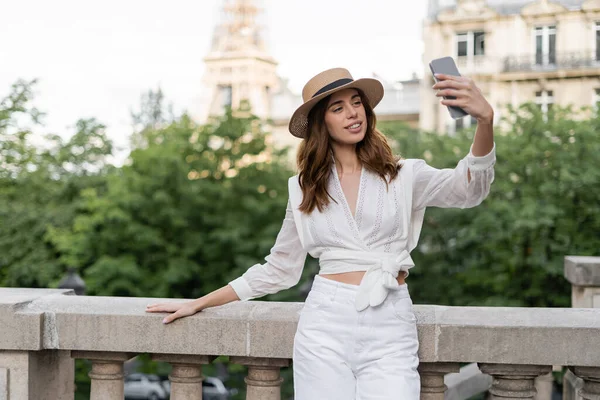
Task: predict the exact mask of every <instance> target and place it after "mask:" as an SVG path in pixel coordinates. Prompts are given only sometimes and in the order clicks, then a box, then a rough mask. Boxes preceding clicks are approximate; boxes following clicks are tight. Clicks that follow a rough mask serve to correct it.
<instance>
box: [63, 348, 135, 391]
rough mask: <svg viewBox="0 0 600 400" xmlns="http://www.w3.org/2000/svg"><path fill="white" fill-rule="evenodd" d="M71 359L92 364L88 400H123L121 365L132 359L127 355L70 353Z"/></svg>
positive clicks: (97, 352)
mask: <svg viewBox="0 0 600 400" xmlns="http://www.w3.org/2000/svg"><path fill="white" fill-rule="evenodd" d="M71 357H73V358H85V359H87V360H90V361H91V362H92V370H91V371H90V373H89V374H88V375H89V377H90V379H91V380H92V388H91V391H90V400H123V398H124V393H123V392H124V383H123V363H124V362H125V361H127V360H129V359H130V358H131V357H133V355H132V354H129V353H113V352H99V351H72V352H71Z"/></svg>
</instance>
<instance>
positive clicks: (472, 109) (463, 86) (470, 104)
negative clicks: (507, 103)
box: [433, 74, 494, 124]
mask: <svg viewBox="0 0 600 400" xmlns="http://www.w3.org/2000/svg"><path fill="white" fill-rule="evenodd" d="M436 78H437V79H438V82H436V84H435V85H433V88H434V89H438V92H437V93H436V94H435V95H436V96H438V97H447V96H454V97H456V99H454V100H453V99H443V100H442V102H441V103H442V104H443V105H445V106H458V107H460V108H462V109H463V110H465V111H466V112H467V113H469V115H471V116H472V117H473V118H476V119H477V121H478V122H482V123H490V124H491V123H492V122H493V119H494V110H493V109H492V106H491V105H490V103H488V102H487V100H486V99H485V97H483V94H482V93H481V90H480V89H479V88H478V87H477V85H475V82H473V80H472V79H471V78H468V77H466V76H454V75H446V74H437V75H436Z"/></svg>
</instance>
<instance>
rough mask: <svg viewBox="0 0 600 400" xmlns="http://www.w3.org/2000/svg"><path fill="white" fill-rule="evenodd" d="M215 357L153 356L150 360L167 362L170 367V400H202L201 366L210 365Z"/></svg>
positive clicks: (202, 377) (202, 378)
mask: <svg viewBox="0 0 600 400" xmlns="http://www.w3.org/2000/svg"><path fill="white" fill-rule="evenodd" d="M215 358H216V357H215V356H205V355H185V354H153V355H152V360H154V361H161V362H168V363H170V364H171V366H172V370H171V373H170V374H169V380H170V381H171V397H170V399H171V400H202V381H203V380H204V376H203V375H202V365H206V364H210V363H211V362H212V361H213V360H214V359H215Z"/></svg>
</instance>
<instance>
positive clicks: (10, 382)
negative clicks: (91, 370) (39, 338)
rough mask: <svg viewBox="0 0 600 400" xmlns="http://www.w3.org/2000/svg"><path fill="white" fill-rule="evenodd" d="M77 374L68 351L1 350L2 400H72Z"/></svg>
mask: <svg viewBox="0 0 600 400" xmlns="http://www.w3.org/2000/svg"><path fill="white" fill-rule="evenodd" d="M74 376H75V362H74V361H73V359H72V358H71V354H70V352H69V351H64V350H40V351H12V350H0V400H6V399H36V400H73V398H74V396H75V385H74V384H75V382H74V379H73V377H74Z"/></svg>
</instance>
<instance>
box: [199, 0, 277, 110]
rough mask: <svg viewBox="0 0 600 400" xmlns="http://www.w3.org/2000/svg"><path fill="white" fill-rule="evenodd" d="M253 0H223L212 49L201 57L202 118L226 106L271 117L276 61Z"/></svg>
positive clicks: (259, 11) (275, 80)
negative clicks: (204, 104)
mask: <svg viewBox="0 0 600 400" xmlns="http://www.w3.org/2000/svg"><path fill="white" fill-rule="evenodd" d="M255 3H256V2H255V1H252V0H223V2H222V6H221V18H220V21H219V22H218V23H217V25H216V27H215V30H214V33H213V37H212V43H211V49H210V51H209V53H208V55H207V56H206V57H205V58H204V62H205V67H206V68H205V73H204V78H203V85H204V88H205V90H207V93H206V98H207V100H208V104H207V105H208V107H206V109H205V110H203V112H204V115H203V117H201V119H202V120H203V121H207V120H208V119H209V118H210V117H211V116H218V115H222V114H223V112H224V108H225V107H226V106H230V107H232V109H234V110H236V109H239V108H244V107H246V108H248V111H250V112H252V113H253V114H254V115H256V116H258V117H259V118H261V119H265V118H268V117H270V113H271V110H270V103H271V100H270V98H271V94H272V93H273V92H274V91H276V90H278V85H279V79H278V77H277V74H276V67H277V62H276V61H275V60H274V59H273V58H272V57H271V55H270V54H269V53H268V51H267V48H266V43H265V38H264V27H263V26H261V25H260V24H259V23H258V21H257V20H258V18H259V14H260V13H261V9H260V8H259V7H258V6H257V5H256V4H255Z"/></svg>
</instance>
